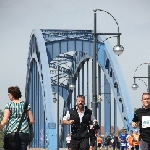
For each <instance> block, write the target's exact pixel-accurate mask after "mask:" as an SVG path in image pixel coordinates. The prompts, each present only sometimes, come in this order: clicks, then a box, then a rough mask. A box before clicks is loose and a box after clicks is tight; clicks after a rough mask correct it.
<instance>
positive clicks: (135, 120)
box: [132, 110, 140, 128]
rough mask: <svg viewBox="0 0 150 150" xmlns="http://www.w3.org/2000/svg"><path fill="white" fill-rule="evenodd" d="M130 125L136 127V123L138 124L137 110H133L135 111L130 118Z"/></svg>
mask: <svg viewBox="0 0 150 150" xmlns="http://www.w3.org/2000/svg"><path fill="white" fill-rule="evenodd" d="M132 121H133V122H132V127H133V128H136V127H137V124H138V122H139V121H140V120H139V117H138V115H137V110H136V111H135V113H134V118H133V119H132Z"/></svg>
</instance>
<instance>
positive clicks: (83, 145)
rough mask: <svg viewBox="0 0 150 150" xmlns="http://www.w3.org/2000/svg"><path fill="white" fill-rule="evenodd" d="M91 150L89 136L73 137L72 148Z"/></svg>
mask: <svg viewBox="0 0 150 150" xmlns="http://www.w3.org/2000/svg"><path fill="white" fill-rule="evenodd" d="M79 149H84V150H89V138H83V139H71V150H79Z"/></svg>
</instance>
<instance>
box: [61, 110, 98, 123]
mask: <svg viewBox="0 0 150 150" xmlns="http://www.w3.org/2000/svg"><path fill="white" fill-rule="evenodd" d="M78 114H79V118H80V123H81V122H82V117H83V116H84V111H82V113H80V112H78ZM63 120H67V121H68V120H70V114H69V111H67V113H66V115H65V116H64V117H63ZM91 121H93V122H94V121H96V119H95V117H94V116H93V115H91Z"/></svg>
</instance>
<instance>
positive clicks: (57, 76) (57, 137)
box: [57, 64, 60, 150]
mask: <svg viewBox="0 0 150 150" xmlns="http://www.w3.org/2000/svg"><path fill="white" fill-rule="evenodd" d="M59 70H60V68H59V64H58V74H57V77H58V78H57V80H58V85H57V87H58V89H57V90H58V93H57V150H59Z"/></svg>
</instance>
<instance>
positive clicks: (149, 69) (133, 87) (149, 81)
mask: <svg viewBox="0 0 150 150" xmlns="http://www.w3.org/2000/svg"><path fill="white" fill-rule="evenodd" d="M143 64H147V65H148V76H147V77H136V76H135V73H136V71H137V69H138V68H139V67H140V66H142V65H143ZM143 64H140V65H139V66H138V67H137V68H136V70H135V73H134V77H133V78H134V83H133V84H132V86H131V87H132V89H133V90H137V88H138V87H139V86H138V85H137V83H136V79H137V78H138V79H140V78H148V88H147V92H148V93H150V63H149V62H148V63H143ZM142 81H143V80H142ZM144 83H145V82H144Z"/></svg>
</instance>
